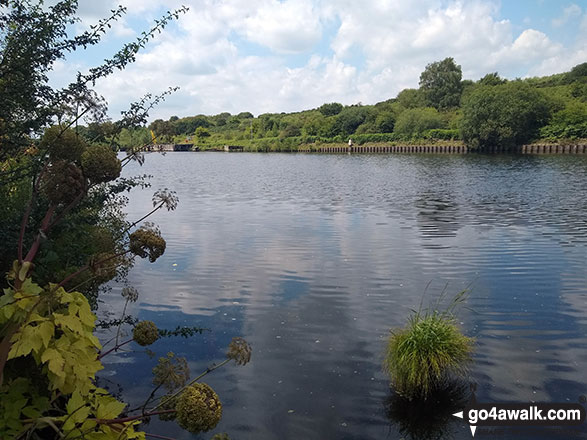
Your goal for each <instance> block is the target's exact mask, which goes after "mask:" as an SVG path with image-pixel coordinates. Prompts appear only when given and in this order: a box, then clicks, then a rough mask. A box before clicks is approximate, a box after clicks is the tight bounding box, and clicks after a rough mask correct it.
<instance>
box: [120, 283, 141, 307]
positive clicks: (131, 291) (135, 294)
mask: <svg viewBox="0 0 587 440" xmlns="http://www.w3.org/2000/svg"><path fill="white" fill-rule="evenodd" d="M122 297H123V298H126V299H127V300H129V301H130V302H133V303H134V302H137V299H139V291H138V290H137V289H135V288H134V287H132V286H129V287H125V288H123V289H122Z"/></svg>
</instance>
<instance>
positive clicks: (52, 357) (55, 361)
mask: <svg viewBox="0 0 587 440" xmlns="http://www.w3.org/2000/svg"><path fill="white" fill-rule="evenodd" d="M41 362H43V363H47V367H48V368H49V371H50V372H52V373H53V374H55V375H56V376H59V377H65V372H64V371H63V368H64V367H65V361H64V360H63V356H61V353H59V352H58V351H57V350H55V349H54V348H48V349H47V350H45V351H44V352H43V355H42V356H41Z"/></svg>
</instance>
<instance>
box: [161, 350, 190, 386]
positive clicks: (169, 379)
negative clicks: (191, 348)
mask: <svg viewBox="0 0 587 440" xmlns="http://www.w3.org/2000/svg"><path fill="white" fill-rule="evenodd" d="M189 379H190V369H189V367H188V362H187V360H186V358H184V357H177V356H175V354H174V353H173V352H169V353H167V357H160V358H159V363H158V364H157V365H156V366H155V368H153V384H154V385H157V386H164V387H165V388H166V389H167V391H169V392H171V391H173V390H176V389H178V388H180V387H182V386H184V385H185V384H186V383H187V381H188V380H189Z"/></svg>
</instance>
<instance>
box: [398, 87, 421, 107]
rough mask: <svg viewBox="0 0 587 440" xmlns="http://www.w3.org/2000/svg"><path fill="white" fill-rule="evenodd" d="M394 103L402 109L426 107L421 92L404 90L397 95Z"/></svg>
mask: <svg viewBox="0 0 587 440" xmlns="http://www.w3.org/2000/svg"><path fill="white" fill-rule="evenodd" d="M395 102H396V103H397V104H398V105H400V106H401V107H403V108H404V109H408V108H416V107H426V100H425V97H424V93H423V92H422V90H418V89H404V90H402V91H401V92H399V93H398V95H397V98H396V100H395Z"/></svg>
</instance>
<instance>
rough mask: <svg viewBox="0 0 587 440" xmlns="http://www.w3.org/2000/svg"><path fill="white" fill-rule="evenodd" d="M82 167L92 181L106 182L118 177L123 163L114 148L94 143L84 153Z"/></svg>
mask: <svg viewBox="0 0 587 440" xmlns="http://www.w3.org/2000/svg"><path fill="white" fill-rule="evenodd" d="M82 168H83V170H84V175H85V176H86V177H87V178H88V179H90V182H92V183H104V182H110V181H111V180H114V179H116V178H118V176H120V171H121V169H122V165H121V164H120V161H119V160H118V158H117V157H116V153H115V152H114V150H112V149H111V148H109V147H106V146H104V145H92V146H91V147H88V148H87V149H86V151H84V153H83V154H82Z"/></svg>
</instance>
